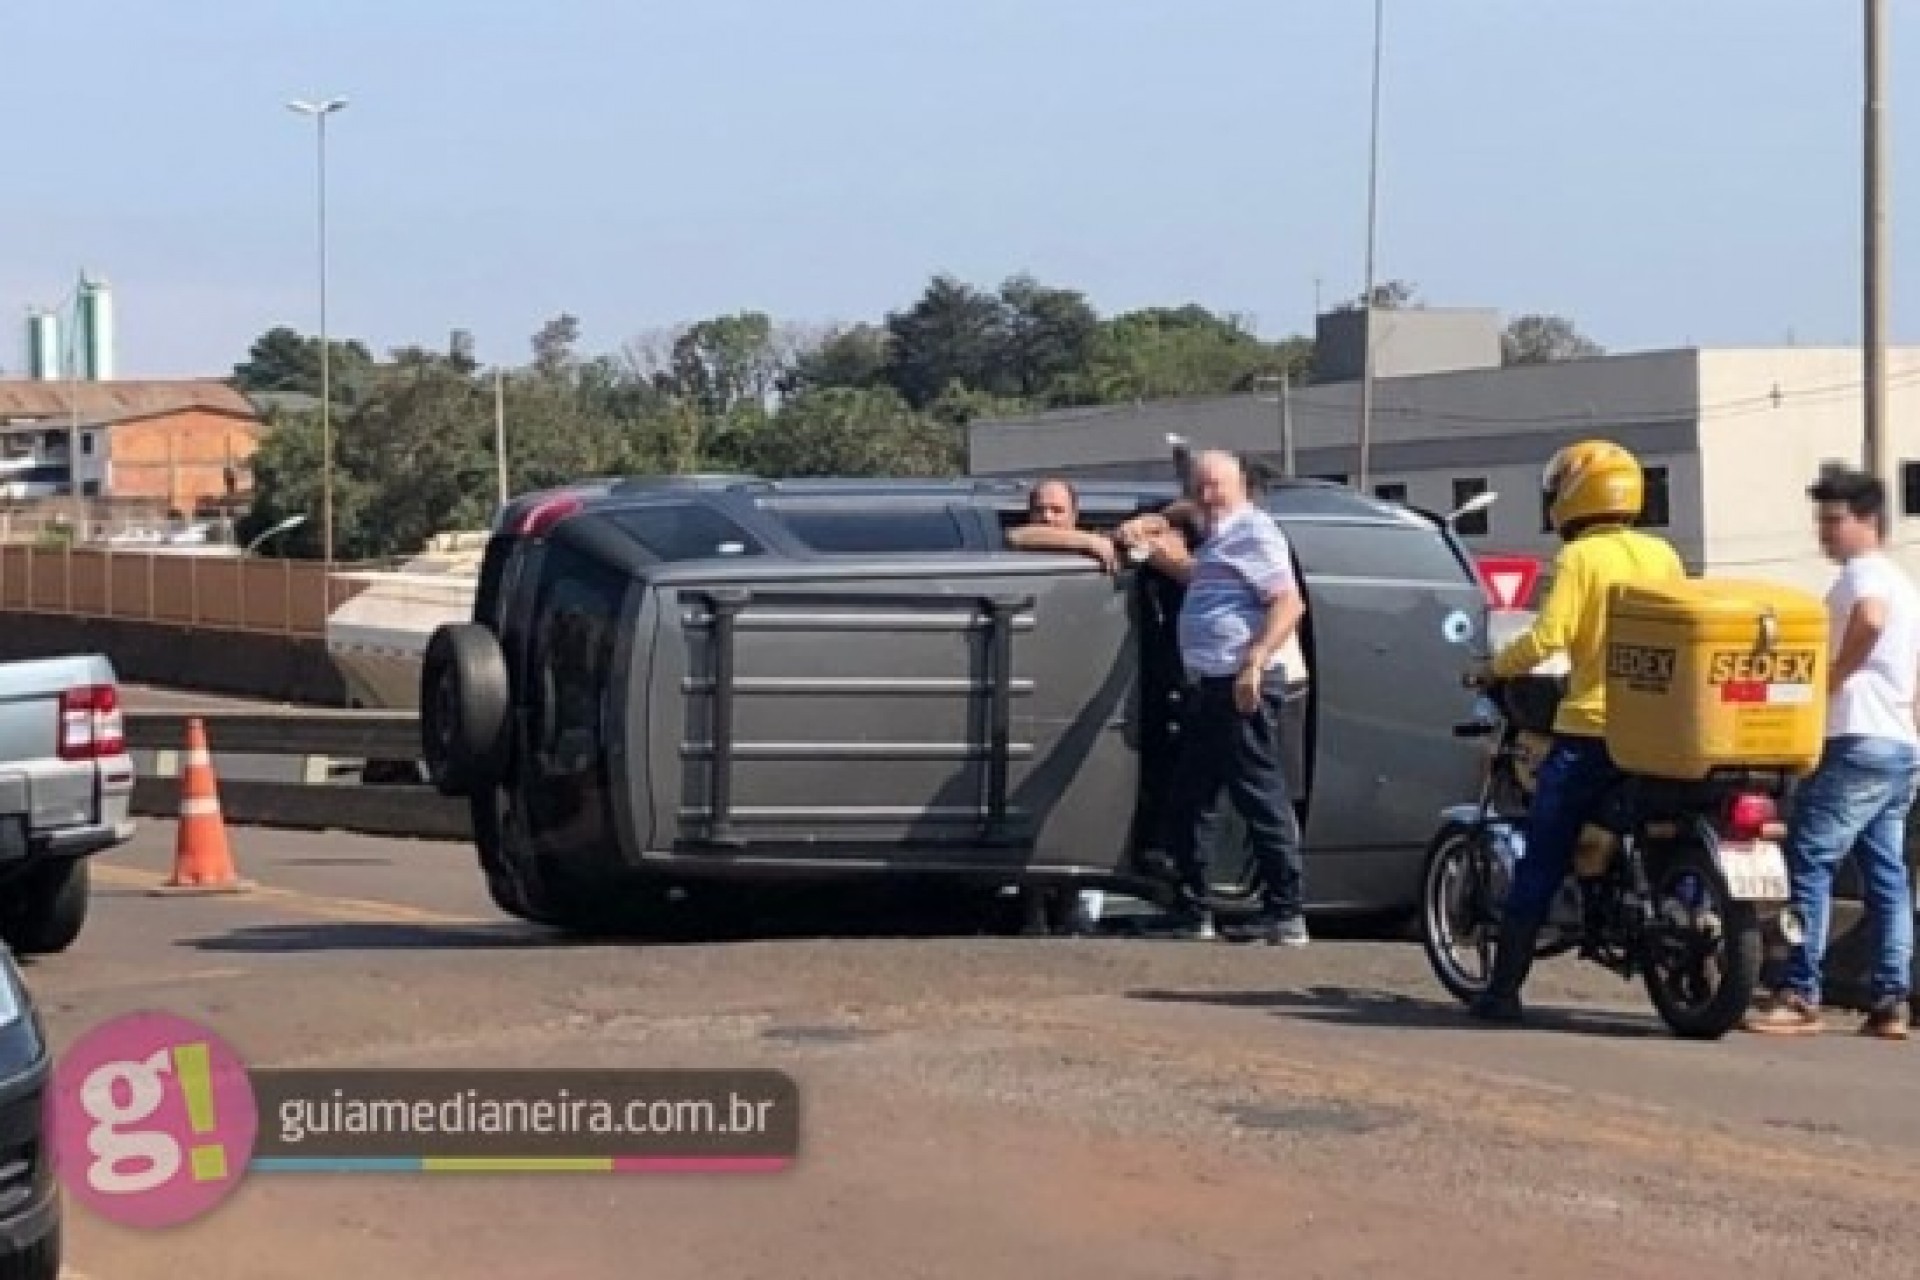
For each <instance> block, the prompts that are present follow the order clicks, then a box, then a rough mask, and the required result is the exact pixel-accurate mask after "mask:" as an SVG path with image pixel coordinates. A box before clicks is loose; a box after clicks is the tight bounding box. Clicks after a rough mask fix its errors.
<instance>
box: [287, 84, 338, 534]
mask: <svg viewBox="0 0 1920 1280" xmlns="http://www.w3.org/2000/svg"><path fill="white" fill-rule="evenodd" d="M346 105H347V100H346V99H345V98H328V99H326V100H324V101H319V102H289V103H288V104H287V109H288V110H289V111H293V112H297V113H298V114H300V115H303V116H311V117H312V118H313V121H314V126H315V129H314V138H315V147H316V152H317V156H316V158H317V162H318V191H317V193H316V194H317V199H318V203H319V210H318V214H319V217H318V228H319V240H320V545H321V552H320V555H321V561H322V563H324V564H327V565H329V566H330V565H332V564H333V377H332V355H333V352H332V350H331V347H332V344H331V343H330V342H329V341H328V338H327V117H328V116H330V115H332V114H333V113H334V112H336V111H339V110H341V109H342V108H343V107H345V106H346Z"/></svg>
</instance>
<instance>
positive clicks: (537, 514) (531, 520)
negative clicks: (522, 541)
mask: <svg viewBox="0 0 1920 1280" xmlns="http://www.w3.org/2000/svg"><path fill="white" fill-rule="evenodd" d="M583 505H585V504H583V503H582V502H581V501H580V499H578V498H576V497H574V496H573V495H571V494H562V495H560V496H559V497H555V498H548V499H546V500H545V501H544V502H536V503H534V504H533V506H532V507H530V508H528V510H527V514H525V515H523V516H521V517H520V524H519V526H518V527H517V528H515V529H514V532H515V533H516V534H518V535H519V536H521V537H523V538H537V537H539V536H540V535H541V534H543V533H545V532H546V531H547V530H549V529H551V528H553V526H554V525H556V524H559V523H560V522H561V521H562V520H564V519H566V518H567V517H568V516H570V515H573V514H574V513H575V512H577V511H579V510H580V508H581V507H582V506H583Z"/></svg>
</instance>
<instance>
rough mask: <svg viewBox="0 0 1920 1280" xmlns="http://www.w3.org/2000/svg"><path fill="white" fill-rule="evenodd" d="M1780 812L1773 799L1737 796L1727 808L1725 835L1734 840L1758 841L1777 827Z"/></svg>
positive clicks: (1759, 796)
mask: <svg viewBox="0 0 1920 1280" xmlns="http://www.w3.org/2000/svg"><path fill="white" fill-rule="evenodd" d="M1779 819H1780V810H1779V809H1778V807H1776V806H1775V805H1774V803H1773V797H1771V796H1761V795H1737V796H1735V797H1734V798H1733V800H1732V802H1731V803H1730V804H1728V806H1727V834H1728V835H1730V836H1732V837H1733V838H1734V839H1735V840H1758V839H1760V838H1761V837H1762V836H1767V835H1772V834H1773V833H1774V831H1775V829H1777V828H1778V826H1779Z"/></svg>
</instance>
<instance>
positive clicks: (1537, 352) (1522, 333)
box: [1500, 315, 1606, 364]
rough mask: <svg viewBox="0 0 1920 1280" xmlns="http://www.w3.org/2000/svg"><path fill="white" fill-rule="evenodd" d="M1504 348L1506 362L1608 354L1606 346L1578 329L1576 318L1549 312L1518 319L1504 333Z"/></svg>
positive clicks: (1501, 342) (1528, 361)
mask: <svg viewBox="0 0 1920 1280" xmlns="http://www.w3.org/2000/svg"><path fill="white" fill-rule="evenodd" d="M1500 350H1501V358H1502V361H1503V363H1506V364H1551V363H1553V362H1555V361H1559V360H1585V359H1589V358H1591V357H1593V356H1603V355H1605V354H1606V349H1605V348H1603V347H1602V346H1601V345H1600V344H1599V343H1597V342H1594V341H1593V340H1592V339H1590V338H1588V337H1586V336H1585V335H1584V334H1582V333H1581V332H1580V331H1579V330H1578V329H1576V328H1575V327H1574V324H1573V321H1571V320H1568V319H1566V318H1564V317H1562V316H1548V315H1525V316H1520V317H1518V318H1517V319H1515V320H1514V321H1513V323H1511V324H1509V325H1508V326H1507V328H1506V332H1504V333H1502V334H1501V335H1500Z"/></svg>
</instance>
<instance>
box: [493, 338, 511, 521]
mask: <svg viewBox="0 0 1920 1280" xmlns="http://www.w3.org/2000/svg"><path fill="white" fill-rule="evenodd" d="M506 378H507V373H506V369H505V368H504V367H502V366H500V365H495V366H494V367H493V457H494V462H495V465H496V466H497V467H498V469H499V472H500V505H501V506H503V507H504V506H506V505H507V499H508V497H509V495H508V493H507V382H506Z"/></svg>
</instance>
